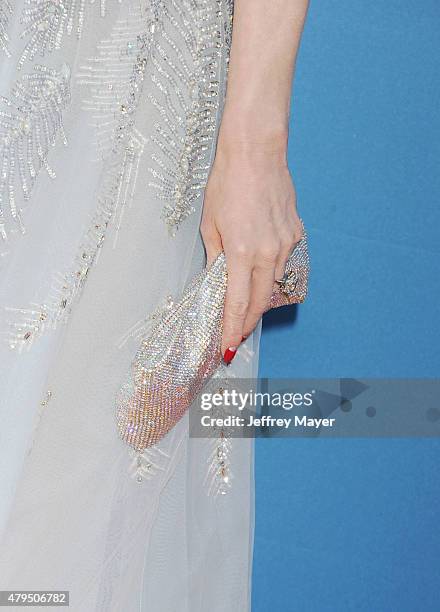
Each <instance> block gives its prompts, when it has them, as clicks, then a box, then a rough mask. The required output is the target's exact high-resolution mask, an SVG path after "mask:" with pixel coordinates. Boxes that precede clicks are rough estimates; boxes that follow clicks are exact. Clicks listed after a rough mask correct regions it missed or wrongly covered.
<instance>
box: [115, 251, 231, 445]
mask: <svg viewBox="0 0 440 612" xmlns="http://www.w3.org/2000/svg"><path fill="white" fill-rule="evenodd" d="M225 291H226V268H225V266H224V256H223V255H221V256H219V258H218V259H217V260H216V261H215V262H214V264H213V265H212V266H211V268H210V272H209V274H207V273H206V271H202V272H201V273H200V274H199V275H198V276H196V278H195V279H194V280H193V282H192V283H191V284H190V285H189V287H188V288H187V289H186V291H185V292H184V294H183V296H182V298H181V299H180V300H179V302H178V303H176V304H174V306H173V307H172V308H171V309H169V310H166V311H165V313H164V316H163V317H162V319H161V320H159V322H158V323H157V325H155V326H154V328H153V330H152V331H151V333H150V334H149V335H148V336H147V337H146V338H145V339H144V340H143V341H142V342H141V345H140V348H139V350H138V352H137V353H136V355H135V358H134V360H133V363H132V364H131V368H130V372H129V373H128V376H127V380H126V382H125V383H124V384H123V386H122V387H121V389H120V392H119V393H118V397H117V400H116V405H117V409H116V419H117V427H118V430H119V433H120V435H121V437H122V439H123V440H124V441H125V442H127V444H129V445H130V446H131V447H132V448H134V449H135V450H137V451H143V450H145V449H146V448H149V447H150V446H153V445H154V444H156V443H157V442H158V441H159V440H160V439H161V438H162V437H163V436H164V435H165V434H166V433H167V432H168V431H169V430H170V429H171V428H172V427H173V426H174V425H175V424H176V423H177V422H178V421H179V420H180V418H181V417H182V416H183V414H184V413H185V411H186V410H187V408H188V406H189V404H190V403H191V401H192V400H193V398H194V397H195V395H196V394H197V392H198V391H199V389H200V388H201V386H202V385H203V383H204V381H205V380H206V379H209V377H210V376H211V375H212V374H213V373H214V372H215V370H216V368H217V367H218V365H219V363H220V361H221V352H220V342H221V334H222V317H223V301H224V296H225Z"/></svg>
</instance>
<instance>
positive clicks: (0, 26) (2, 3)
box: [0, 0, 12, 57]
mask: <svg viewBox="0 0 440 612" xmlns="http://www.w3.org/2000/svg"><path fill="white" fill-rule="evenodd" d="M11 15H12V5H11V3H10V2H9V0H0V51H3V53H4V54H5V55H6V57H11V52H10V51H9V47H8V44H9V35H8V28H9V21H10V19H11Z"/></svg>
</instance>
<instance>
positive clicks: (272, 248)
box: [258, 244, 279, 264]
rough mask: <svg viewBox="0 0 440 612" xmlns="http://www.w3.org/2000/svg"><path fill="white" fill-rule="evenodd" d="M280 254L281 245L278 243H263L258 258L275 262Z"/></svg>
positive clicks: (261, 260)
mask: <svg viewBox="0 0 440 612" xmlns="http://www.w3.org/2000/svg"><path fill="white" fill-rule="evenodd" d="M278 254H279V245H276V244H271V245H269V244H268V245H262V246H261V247H260V250H259V253H258V259H259V260H260V262H262V263H268V264H273V263H274V262H275V261H276V260H277V258H278Z"/></svg>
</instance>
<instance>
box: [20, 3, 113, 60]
mask: <svg viewBox="0 0 440 612" xmlns="http://www.w3.org/2000/svg"><path fill="white" fill-rule="evenodd" d="M107 1H108V0H100V12H101V16H102V17H104V16H105V14H106V5H107ZM117 1H118V2H119V3H121V2H122V0H117ZM89 2H90V4H95V5H97V4H98V2H95V0H89ZM85 13H86V0H25V5H24V8H23V12H22V18H21V20H22V23H23V25H24V30H23V32H22V34H21V38H25V39H27V43H26V45H25V48H24V50H23V53H22V54H21V57H20V59H19V61H18V68H21V67H22V66H23V64H24V62H25V61H26V60H33V59H34V57H35V56H36V55H37V54H39V55H45V54H46V53H51V52H52V51H54V50H55V49H60V47H61V44H62V41H63V38H64V36H65V34H68V35H70V34H72V32H76V35H77V37H78V38H81V35H82V32H83V29H84V22H85Z"/></svg>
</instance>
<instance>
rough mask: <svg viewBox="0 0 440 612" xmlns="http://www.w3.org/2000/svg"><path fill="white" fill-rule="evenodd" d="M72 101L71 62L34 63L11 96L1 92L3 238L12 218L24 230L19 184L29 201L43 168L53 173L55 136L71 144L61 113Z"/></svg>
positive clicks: (0, 227)
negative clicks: (54, 64) (51, 156)
mask: <svg viewBox="0 0 440 612" xmlns="http://www.w3.org/2000/svg"><path fill="white" fill-rule="evenodd" d="M69 102H70V68H69V66H68V65H67V64H63V65H62V66H61V67H60V68H59V69H54V68H47V67H45V66H40V65H36V66H34V70H33V72H32V73H31V74H26V75H23V77H21V79H19V80H18V81H17V82H16V83H15V85H14V88H13V90H12V93H11V96H10V97H9V98H5V97H3V96H2V97H0V104H1V110H0V163H1V175H0V236H2V238H3V239H5V240H6V238H7V230H6V226H7V225H9V223H10V221H13V222H15V227H16V228H17V227H18V228H19V229H20V230H21V231H24V228H23V224H22V220H21V215H20V210H19V209H18V207H17V204H16V198H15V192H16V187H17V184H18V185H19V186H20V187H21V190H22V193H23V196H24V199H25V200H28V199H29V196H30V193H31V190H32V188H33V186H34V184H35V181H36V178H37V176H38V174H39V173H40V171H41V170H42V169H45V170H46V172H47V173H48V175H49V176H50V177H51V178H54V177H55V172H54V170H53V169H52V167H51V166H50V165H49V161H48V155H49V151H50V149H51V148H52V147H53V146H54V145H55V143H56V140H57V137H59V138H60V139H61V141H62V142H63V143H64V144H67V138H66V134H65V131H64V125H63V112H64V111H65V109H66V107H67V105H68V104H69ZM5 204H6V205H7V210H6V209H5Z"/></svg>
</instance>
